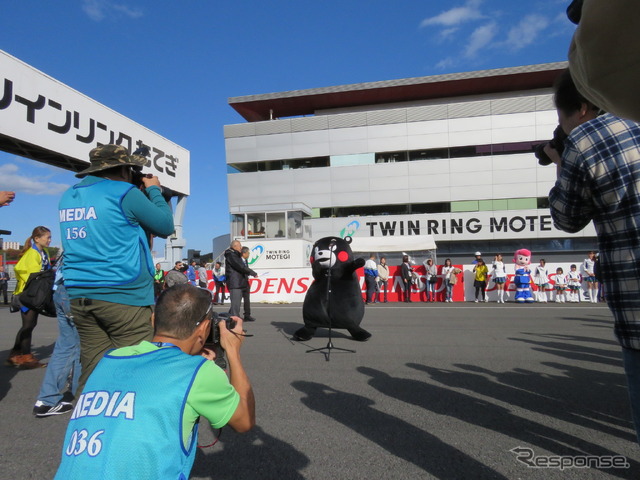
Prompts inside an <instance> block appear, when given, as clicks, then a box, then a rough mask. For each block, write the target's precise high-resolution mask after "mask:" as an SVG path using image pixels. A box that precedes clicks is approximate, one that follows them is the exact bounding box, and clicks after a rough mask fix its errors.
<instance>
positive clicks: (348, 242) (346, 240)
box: [343, 235, 353, 245]
mask: <svg viewBox="0 0 640 480" xmlns="http://www.w3.org/2000/svg"><path fill="white" fill-rule="evenodd" d="M343 240H344V241H345V242H347V244H348V245H351V242H352V241H353V238H351V237H350V236H349V235H347V236H346V237H344V238H343Z"/></svg>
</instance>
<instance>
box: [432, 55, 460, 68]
mask: <svg viewBox="0 0 640 480" xmlns="http://www.w3.org/2000/svg"><path fill="white" fill-rule="evenodd" d="M455 64H456V62H455V60H454V59H453V58H451V57H447V58H444V59H442V60H440V61H439V62H438V63H436V65H435V67H436V68H437V69H438V70H448V69H450V68H451V67H453V66H455Z"/></svg>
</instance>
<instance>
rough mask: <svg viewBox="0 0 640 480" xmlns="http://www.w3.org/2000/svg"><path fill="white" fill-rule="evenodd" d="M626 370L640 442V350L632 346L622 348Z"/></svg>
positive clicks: (632, 411)
mask: <svg viewBox="0 0 640 480" xmlns="http://www.w3.org/2000/svg"><path fill="white" fill-rule="evenodd" d="M622 359H623V361H624V372H625V374H626V375H627V384H628V386H629V400H630V401H631V414H632V416H633V424H634V425H635V427H636V435H637V437H638V443H640V350H632V349H630V348H623V349H622Z"/></svg>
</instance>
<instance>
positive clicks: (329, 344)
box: [307, 247, 356, 362]
mask: <svg viewBox="0 0 640 480" xmlns="http://www.w3.org/2000/svg"><path fill="white" fill-rule="evenodd" d="M333 248H335V247H333ZM333 248H332V250H333ZM332 268H333V267H332V266H331V265H329V269H328V270H327V296H326V299H327V317H328V318H329V341H328V342H327V346H326V347H321V348H314V349H312V350H307V353H311V352H322V353H323V354H324V358H325V360H326V361H327V362H328V361H329V360H331V350H339V351H341V352H348V353H356V351H355V350H349V349H347V348H338V347H334V346H333V341H332V338H331V333H332V329H331V312H330V307H329V301H330V300H331V269H332Z"/></svg>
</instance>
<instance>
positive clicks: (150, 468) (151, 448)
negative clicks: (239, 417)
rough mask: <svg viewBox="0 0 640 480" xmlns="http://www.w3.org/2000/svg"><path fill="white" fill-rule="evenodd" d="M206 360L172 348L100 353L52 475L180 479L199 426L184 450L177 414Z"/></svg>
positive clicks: (67, 479) (63, 478)
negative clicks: (138, 351)
mask: <svg viewBox="0 0 640 480" xmlns="http://www.w3.org/2000/svg"><path fill="white" fill-rule="evenodd" d="M206 361H207V360H206V359H205V358H203V357H201V356H191V355H187V354H186V353H184V352H182V351H181V350H180V349H179V348H177V347H172V348H161V349H159V350H153V351H151V352H148V353H143V354H140V355H133V356H124V357H120V356H112V355H109V354H106V355H105V356H104V358H103V359H102V360H101V361H100V363H99V364H98V366H97V367H96V369H95V370H94V371H93V373H92V374H91V377H90V378H89V380H88V382H87V385H86V386H85V388H84V391H83V393H82V395H81V396H80V398H79V399H78V403H77V404H76V407H75V409H74V411H73V414H72V415H71V420H70V421H69V426H68V427H67V433H66V435H65V440H64V445H63V450H62V462H61V464H60V468H59V469H58V472H57V474H56V477H55V478H56V479H57V480H75V479H82V480H84V479H87V478H91V479H92V480H101V479H103V480H115V479H117V480H126V479H131V480H134V479H135V480H145V479H149V480H151V479H153V480H158V479H163V480H164V479H181V480H182V479H184V480H186V479H187V478H188V477H189V472H190V471H191V467H192V466H193V461H194V459H195V451H196V441H197V436H198V435H197V433H198V426H197V424H196V425H195V426H194V429H193V431H192V433H191V437H190V440H189V444H188V445H184V444H183V441H182V431H181V425H182V411H183V409H184V405H185V402H186V399H187V396H188V394H189V390H190V389H191V385H192V384H193V380H194V378H195V376H196V374H197V373H198V371H199V369H200V367H201V366H202V365H203V364H204V363H205V362H206ZM158 372H162V374H161V375H158Z"/></svg>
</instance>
